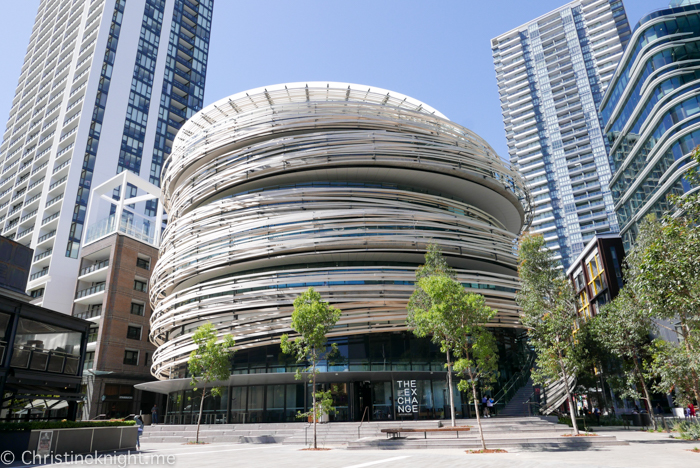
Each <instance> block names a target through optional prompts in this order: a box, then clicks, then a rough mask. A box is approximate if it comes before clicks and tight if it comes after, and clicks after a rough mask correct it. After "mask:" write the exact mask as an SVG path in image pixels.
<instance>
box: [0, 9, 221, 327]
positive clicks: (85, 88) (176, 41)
mask: <svg viewBox="0 0 700 468" xmlns="http://www.w3.org/2000/svg"><path fill="white" fill-rule="evenodd" d="M212 8H213V0H43V1H42V2H41V3H40V4H39V9H38V12H37V16H36V19H35V22H34V28H33V30H32V34H31V37H30V40H29V46H28V47H27V53H26V57H25V60H24V64H23V66H22V69H21V71H20V77H19V80H18V84H17V90H16V93H15V97H14V99H13V101H12V108H11V109H10V113H9V118H8V120H7V125H6V128H5V133H4V136H3V142H2V144H1V145H0V173H1V176H0V233H1V234H2V235H3V236H7V237H9V238H11V239H14V240H16V241H17V242H19V243H21V244H24V245H26V246H28V247H31V248H32V249H34V259H33V263H32V267H31V275H30V282H29V284H28V292H29V293H30V294H31V295H32V296H33V297H34V298H35V301H34V302H36V303H38V304H40V305H43V306H44V307H48V308H51V309H54V310H58V311H61V312H64V313H69V312H70V310H71V308H72V303H73V297H72V291H73V290H74V288H75V280H76V277H77V275H78V268H79V265H78V263H79V262H78V251H79V249H80V243H81V239H82V238H83V236H84V230H85V229H84V228H86V227H87V226H86V223H87V220H86V219H85V215H86V207H87V202H88V197H89V195H90V189H91V187H93V186H96V185H99V184H101V183H102V182H104V181H106V180H108V179H110V178H111V177H113V176H114V175H115V174H117V173H119V172H121V171H124V170H128V171H132V172H134V173H136V174H139V175H140V176H141V177H143V178H145V179H147V180H149V181H150V182H151V183H154V184H156V185H158V184H159V183H160V172H161V167H162V164H163V159H164V157H165V156H166V155H167V154H168V153H169V152H170V149H171V147H172V141H173V139H174V135H175V133H177V131H178V130H179V128H180V126H181V125H182V123H183V122H184V121H185V120H186V119H187V118H188V117H190V116H192V115H193V114H194V113H196V112H197V111H198V110H200V109H201V107H202V98H203V96H204V78H205V75H206V63H207V54H208V44H209V32H210V29H211V18H212ZM104 129H109V131H104ZM130 189H131V187H130ZM135 191H136V189H135V187H133V190H132V193H130V194H126V195H128V196H133V195H134V193H135ZM113 196H114V197H117V198H118V197H119V196H120V194H119V193H115V194H114V195H113ZM143 205H144V206H141V207H139V208H140V209H141V211H142V212H144V214H145V215H148V214H150V215H153V214H154V212H155V206H154V205H153V204H152V203H146V204H143ZM107 215H109V213H104V214H103V215H102V216H107Z"/></svg>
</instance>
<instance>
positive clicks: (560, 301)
mask: <svg viewBox="0 0 700 468" xmlns="http://www.w3.org/2000/svg"><path fill="white" fill-rule="evenodd" d="M518 261H519V265H518V273H519V275H520V281H521V289H520V291H519V292H518V293H517V295H516V302H517V303H518V305H520V307H521V308H522V314H521V322H522V324H523V325H524V326H525V327H526V328H527V334H528V337H529V339H530V345H531V346H532V347H533V348H534V349H535V352H536V356H537V357H536V368H535V369H534V370H533V371H532V380H533V381H534V382H535V383H540V384H546V383H547V382H548V381H550V380H552V381H554V380H559V379H561V380H562V381H564V382H568V381H569V380H570V379H571V377H575V376H576V373H577V369H578V368H577V363H576V355H575V353H574V352H573V347H574V338H573V337H574V334H575V333H574V332H575V331H576V325H577V322H578V316H577V312H576V301H575V296H574V290H573V287H572V285H571V283H570V282H569V280H568V278H565V277H564V274H563V273H562V271H561V270H560V269H559V268H558V266H559V265H558V263H557V261H556V260H555V259H554V257H553V256H552V253H551V251H549V250H548V249H547V248H546V243H545V241H544V238H543V237H542V236H541V235H531V234H525V235H523V237H522V238H521V239H520V245H519V248H518ZM564 388H565V389H566V393H567V399H568V401H569V408H570V411H571V414H572V415H573V414H574V408H573V402H572V399H571V394H570V392H569V387H568V385H564ZM574 432H575V433H578V428H577V426H576V423H575V420H574Z"/></svg>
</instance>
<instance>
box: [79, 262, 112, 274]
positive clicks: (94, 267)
mask: <svg viewBox="0 0 700 468" xmlns="http://www.w3.org/2000/svg"><path fill="white" fill-rule="evenodd" d="M108 266H109V259H107V260H102V261H101V262H97V263H95V264H94V265H90V266H89V267H85V268H81V269H80V276H83V275H87V274H88V273H92V272H93V271H97V270H101V269H102V268H106V267H108Z"/></svg>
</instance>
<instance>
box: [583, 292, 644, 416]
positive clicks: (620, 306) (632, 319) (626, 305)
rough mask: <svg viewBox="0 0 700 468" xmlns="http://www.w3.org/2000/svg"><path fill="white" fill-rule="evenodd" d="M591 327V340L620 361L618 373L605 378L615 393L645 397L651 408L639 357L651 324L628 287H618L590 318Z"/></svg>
mask: <svg viewBox="0 0 700 468" xmlns="http://www.w3.org/2000/svg"><path fill="white" fill-rule="evenodd" d="M591 328H592V330H593V334H594V335H595V337H596V340H595V341H596V342H598V343H600V344H601V345H602V346H603V347H604V348H605V349H606V350H607V351H608V352H610V353H611V354H612V355H614V356H616V357H618V358H620V359H622V361H623V363H624V365H623V369H622V372H621V373H620V374H619V375H617V376H615V377H612V378H610V379H609V382H610V383H611V385H613V388H615V389H616V391H617V393H618V395H619V396H620V397H622V398H631V399H635V400H637V399H643V400H647V402H648V408H649V409H651V402H650V401H649V395H648V391H647V388H646V382H645V380H644V375H643V373H642V367H643V365H640V357H643V356H644V353H643V352H644V350H645V349H646V347H647V345H648V343H649V334H650V333H651V332H652V330H653V329H654V325H653V322H652V320H651V317H650V316H649V314H648V312H647V311H646V310H645V309H644V308H643V307H642V306H641V304H640V303H639V300H638V299H637V297H636V296H635V294H634V291H633V289H632V287H631V286H627V287H624V288H622V290H620V293H619V294H618V296H617V297H616V298H615V299H614V300H613V301H612V302H609V303H608V304H606V305H605V306H603V307H602V308H601V310H600V311H599V313H598V315H596V316H595V317H594V318H593V319H592V320H591ZM640 390H641V391H640Z"/></svg>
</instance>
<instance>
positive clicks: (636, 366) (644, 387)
mask: <svg viewBox="0 0 700 468" xmlns="http://www.w3.org/2000/svg"><path fill="white" fill-rule="evenodd" d="M632 360H633V361H634V373H635V374H637V378H638V379H639V381H640V382H641V383H642V390H643V391H644V399H645V400H646V402H647V411H648V412H649V419H651V426H652V427H653V428H654V430H656V418H654V409H653V408H652V407H651V398H650V397H649V390H647V384H646V382H645V381H644V376H643V375H642V372H641V371H640V370H639V361H638V360H637V356H634V357H633V358H632Z"/></svg>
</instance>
